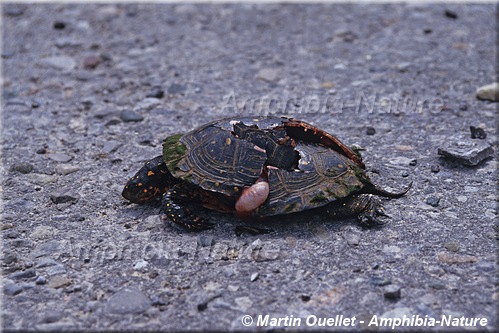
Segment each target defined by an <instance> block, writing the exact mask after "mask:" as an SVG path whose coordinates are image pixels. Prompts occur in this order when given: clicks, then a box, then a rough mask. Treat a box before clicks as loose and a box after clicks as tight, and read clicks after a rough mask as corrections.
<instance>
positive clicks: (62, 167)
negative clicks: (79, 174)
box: [55, 164, 80, 176]
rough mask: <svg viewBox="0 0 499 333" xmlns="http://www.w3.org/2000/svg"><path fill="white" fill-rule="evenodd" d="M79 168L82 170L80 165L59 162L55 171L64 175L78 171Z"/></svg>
mask: <svg viewBox="0 0 499 333" xmlns="http://www.w3.org/2000/svg"><path fill="white" fill-rule="evenodd" d="M79 170H80V167H79V166H76V165H69V164H58V165H57V166H56V167H55V171H56V172H57V173H58V174H59V175H63V176H65V175H69V174H70V173H73V172H76V171H79Z"/></svg>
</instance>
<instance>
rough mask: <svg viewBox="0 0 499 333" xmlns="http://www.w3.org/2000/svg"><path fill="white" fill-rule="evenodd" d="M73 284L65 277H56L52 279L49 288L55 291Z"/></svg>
mask: <svg viewBox="0 0 499 333" xmlns="http://www.w3.org/2000/svg"><path fill="white" fill-rule="evenodd" d="M71 283H72V282H71V280H70V279H68V278H67V277H65V276H62V275H55V276H53V277H52V278H51V279H50V281H49V284H48V286H49V287H51V288H54V289H58V288H63V287H67V286H70V285H71Z"/></svg>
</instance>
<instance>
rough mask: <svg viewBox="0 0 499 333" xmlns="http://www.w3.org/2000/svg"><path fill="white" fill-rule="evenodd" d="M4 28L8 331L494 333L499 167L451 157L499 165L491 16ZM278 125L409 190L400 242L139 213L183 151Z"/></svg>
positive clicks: (403, 10)
mask: <svg viewBox="0 0 499 333" xmlns="http://www.w3.org/2000/svg"><path fill="white" fill-rule="evenodd" d="M2 10H3V13H2V15H3V16H2V19H3V39H2V54H1V56H2V66H3V75H4V79H3V87H2V88H3V92H2V97H3V100H2V113H3V114H2V125H3V131H2V169H1V171H2V177H3V179H2V197H3V202H2V203H3V205H2V226H1V228H2V237H3V251H2V265H3V281H2V284H3V299H2V302H3V303H2V307H3V309H2V326H3V328H4V329H7V330H17V329H36V330H51V331H66V330H81V331H84V330H92V331H95V330H99V329H106V330H135V331H137V330H146V329H147V330H163V331H173V330H175V331H178V330H206V329H218V330H254V329H255V324H253V325H252V326H250V327H245V326H243V325H242V322H241V318H242V317H243V316H244V315H251V316H254V318H256V316H257V315H259V314H263V315H265V314H270V315H271V316H290V315H293V316H294V317H295V318H298V317H299V318H306V317H307V316H309V315H316V316H317V317H334V316H335V315H343V316H346V317H353V316H356V317H357V318H361V319H362V318H363V319H364V320H365V324H364V325H360V324H359V325H356V327H355V328H356V329H363V328H368V327H367V326H366V325H367V323H368V322H369V319H370V318H371V317H372V316H373V315H378V316H381V315H383V316H388V317H400V316H404V315H406V316H413V315H419V316H423V317H424V316H428V317H433V318H437V319H439V317H440V316H442V315H452V316H454V317H461V316H465V317H480V318H486V319H487V320H488V323H487V327H486V328H487V329H489V330H492V329H494V328H496V327H497V326H496V325H497V319H496V308H497V300H498V298H499V293H498V291H497V289H496V287H495V285H496V284H497V279H496V276H497V264H496V254H497V228H496V221H497V192H496V185H497V181H498V179H497V172H496V171H497V154H496V153H494V154H493V156H490V157H488V158H487V159H486V160H484V161H481V162H480V163H479V164H478V165H477V166H473V167H470V166H466V165H462V164H461V163H459V161H455V160H453V159H449V158H444V157H441V156H439V155H438V149H439V148H445V147H452V146H455V145H459V143H460V142H462V141H463V140H469V142H477V143H480V146H482V145H486V146H487V147H490V148H491V149H493V150H494V151H496V152H497V148H498V147H497V146H498V142H497V132H496V130H497V128H496V125H497V114H498V113H497V103H494V102H492V101H489V100H487V99H495V97H496V96H497V94H496V93H495V92H492V93H487V95H486V96H485V95H483V93H482V92H483V89H482V90H481V93H480V94H481V95H480V97H483V98H484V99H478V98H477V90H478V89H479V88H480V87H484V86H488V88H487V89H490V88H491V87H492V88H494V89H495V87H496V86H490V84H492V83H494V82H495V81H497V80H496V79H495V75H496V68H495V65H496V63H495V60H496V55H497V54H496V50H495V48H496V47H495V46H496V32H497V30H496V28H497V25H496V22H495V19H496V6H495V5H494V4H469V5H467V4H421V3H412V4H371V3H370V4H306V5H305V4H283V5H280V4H258V5H255V4H232V5H230V4H216V5H208V4H203V5H193V4H153V3H140V4H138V3H123V4H71V3H67V4H64V3H58V4H30V5H28V4H18V3H3V4H2ZM269 113H271V114H279V115H281V114H287V115H290V116H294V117H295V118H298V119H303V120H305V121H307V122H310V123H312V124H315V125H318V126H320V127H321V128H323V129H325V130H327V131H329V132H332V133H334V134H335V135H337V136H338V137H339V138H340V139H342V140H343V141H344V142H345V143H346V144H348V145H354V144H355V145H357V146H360V147H362V148H363V149H365V150H364V151H363V156H364V162H365V163H366V165H367V168H368V170H369V174H370V175H371V177H372V179H373V180H375V181H376V182H377V183H380V184H382V185H383V186H384V187H387V188H391V189H393V190H398V189H402V188H403V187H404V186H406V185H407V184H408V183H409V182H410V181H413V183H414V184H413V187H412V189H411V190H410V191H409V193H408V194H407V195H406V196H405V197H403V198H401V199H398V200H391V201H386V202H385V203H384V207H385V210H386V213H387V214H389V215H390V216H391V218H389V220H388V223H387V224H385V225H383V226H381V227H377V228H371V229H363V228H361V227H360V226H359V225H358V224H357V223H356V221H355V220H342V221H332V220H331V219H330V218H328V216H327V215H324V214H317V213H314V212H311V213H303V214H297V215H295V216H283V217H278V218H275V219H272V220H268V221H266V222H264V223H260V224H258V226H259V227H263V228H267V229H271V232H270V233H267V234H260V235H251V234H249V233H247V232H243V233H242V234H241V235H240V236H237V235H236V232H235V229H236V227H238V226H239V227H240V226H242V225H244V223H243V222H241V221H239V220H237V219H236V218H235V217H232V216H227V215H224V214H220V213H213V212H207V213H206V216H207V217H209V218H210V221H211V222H215V223H216V225H215V227H214V228H213V229H212V230H207V231H202V232H200V233H190V232H186V231H182V230H177V229H175V228H173V227H171V226H170V225H169V224H168V223H165V222H164V221H163V220H162V218H161V214H160V207H159V205H158V204H152V205H147V206H138V205H134V204H128V203H127V202H125V201H124V200H123V199H122V198H121V196H120V193H121V190H122V187H123V185H124V183H125V182H126V180H127V178H128V177H130V176H131V175H132V174H133V173H134V172H135V171H136V170H138V169H139V168H140V167H141V165H142V163H143V162H144V161H145V160H147V159H148V158H152V157H154V156H157V155H159V153H160V151H161V142H162V139H163V138H164V137H166V136H167V135H170V134H174V133H178V132H185V131H188V130H190V129H193V128H195V127H196V126H198V125H200V124H203V123H206V122H208V121H212V120H215V119H218V118H221V117H225V116H233V115H237V114H245V115H249V114H250V115H262V114H269ZM470 126H474V127H477V128H481V129H483V130H484V132H485V133H486V138H485V139H480V138H475V139H472V138H471V135H470ZM463 138H464V139H463ZM489 155H490V154H489ZM300 328H301V329H304V328H307V327H304V324H302V327H300ZM333 329H338V327H335V328H333ZM371 329H372V327H371ZM454 329H455V328H454Z"/></svg>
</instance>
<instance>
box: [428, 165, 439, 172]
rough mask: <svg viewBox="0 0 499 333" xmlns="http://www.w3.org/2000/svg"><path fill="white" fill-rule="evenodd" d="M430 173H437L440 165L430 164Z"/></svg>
mask: <svg viewBox="0 0 499 333" xmlns="http://www.w3.org/2000/svg"><path fill="white" fill-rule="evenodd" d="M430 170H431V172H433V173H439V172H440V165H438V164H432V165H431V167H430Z"/></svg>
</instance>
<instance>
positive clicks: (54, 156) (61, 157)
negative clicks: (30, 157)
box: [47, 153, 73, 163]
mask: <svg viewBox="0 0 499 333" xmlns="http://www.w3.org/2000/svg"><path fill="white" fill-rule="evenodd" d="M47 157H48V158H50V159H51V160H52V161H56V162H59V163H67V162H69V161H71V160H72V159H73V157H72V156H69V155H66V154H61V153H51V154H47Z"/></svg>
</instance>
